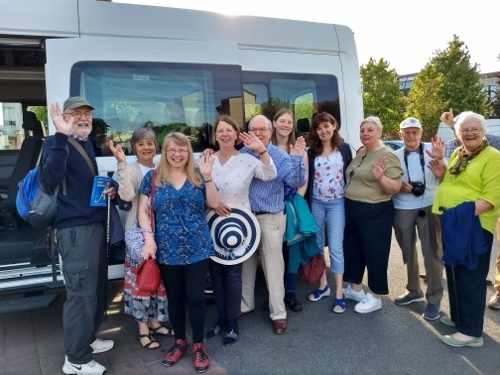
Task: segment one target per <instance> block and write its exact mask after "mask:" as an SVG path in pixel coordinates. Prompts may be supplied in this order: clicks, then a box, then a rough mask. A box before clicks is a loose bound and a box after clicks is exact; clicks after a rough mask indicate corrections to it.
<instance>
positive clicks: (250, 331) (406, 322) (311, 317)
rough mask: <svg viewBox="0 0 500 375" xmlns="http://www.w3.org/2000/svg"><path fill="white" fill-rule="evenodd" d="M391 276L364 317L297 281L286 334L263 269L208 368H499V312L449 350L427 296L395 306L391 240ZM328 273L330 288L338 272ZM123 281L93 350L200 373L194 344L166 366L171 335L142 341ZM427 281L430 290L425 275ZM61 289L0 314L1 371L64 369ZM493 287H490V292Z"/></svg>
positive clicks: (401, 281)
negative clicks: (277, 325)
mask: <svg viewBox="0 0 500 375" xmlns="http://www.w3.org/2000/svg"><path fill="white" fill-rule="evenodd" d="M496 252H497V247H496V246H495V249H494V251H493V254H492V258H491V267H490V276H489V277H490V279H492V278H494V268H495V266H494V260H495V259H496ZM420 263H421V264H422V259H420ZM421 269H422V270H423V268H422V266H421ZM388 274H389V289H390V294H389V295H388V296H384V297H382V303H383V306H382V310H380V311H376V312H373V313H371V314H364V315H363V314H357V313H355V312H354V311H353V308H354V305H355V302H354V301H349V300H348V301H347V309H346V311H345V313H344V314H334V313H333V312H332V311H331V305H332V303H333V296H331V297H328V298H324V299H322V300H320V301H318V302H309V301H307V295H308V294H309V293H310V292H311V291H313V290H314V286H311V285H308V284H305V283H304V282H303V281H299V282H298V291H297V295H298V297H299V299H300V301H301V302H302V306H303V311H302V312H299V313H294V312H289V313H288V329H287V332H286V333H285V334H284V335H281V336H278V335H275V334H274V333H273V331H272V325H271V321H270V319H269V312H267V311H266V310H264V308H263V306H264V302H265V301H266V299H267V291H266V287H265V280H264V277H263V274H262V273H261V272H260V273H259V277H258V279H257V288H256V304H257V306H256V309H255V311H254V312H252V313H250V314H245V315H243V316H242V317H241V318H240V339H239V341H238V342H237V343H235V344H234V345H231V346H223V345H222V337H221V336H218V337H214V338H212V339H207V340H206V344H207V351H208V354H209V356H210V358H211V361H212V362H211V366H210V369H209V370H208V372H207V373H206V374H207V375H210V374H229V375H233V374H234V375H237V374H266V375H272V374H289V375H294V374H318V375H320V374H401V375H413V374H415V375H417V374H418V375H425V374H430V375H434V374H436V375H451V374H460V375H463V374H484V375H499V374H500V311H493V310H490V309H488V308H487V309H486V314H485V324H484V335H483V338H484V346H483V347H481V348H451V347H448V346H446V345H444V344H443V343H442V342H441V340H440V339H439V336H440V335H442V334H451V333H453V332H454V329H453V328H451V327H447V326H445V325H443V324H441V323H440V322H439V320H436V321H433V322H428V321H426V320H424V319H423V317H422V313H423V311H424V308H425V303H414V304H411V305H409V306H405V307H400V306H396V305H395V304H394V299H395V298H396V297H397V296H399V295H400V294H402V293H404V291H405V284H406V275H405V274H406V272H405V268H404V266H403V262H402V257H401V251H400V249H399V247H398V246H397V243H396V241H395V240H393V245H392V250H391V256H390V261H389V271H388ZM329 281H330V286H333V277H330V278H329ZM443 283H444V285H445V296H444V298H443V303H442V308H443V313H445V314H447V313H448V312H449V307H448V295H447V292H446V280H443ZM122 285H123V282H122V281H120V280H117V281H113V282H110V283H109V294H110V297H109V300H110V305H109V310H108V319H107V321H105V322H104V323H103V325H102V329H101V334H100V336H101V337H102V338H112V339H114V340H115V348H113V349H112V350H111V351H109V352H106V353H102V354H97V355H96V356H95V359H96V360H97V361H98V362H100V363H101V364H103V365H104V366H106V368H107V371H106V373H105V374H107V375H112V374H116V375H118V374H119V375H129V374H130V375H132V374H133V375H146V374H179V375H183V374H195V371H194V368H193V365H192V360H191V347H188V351H187V352H186V354H185V355H184V357H183V358H182V360H181V361H180V362H179V363H178V364H176V365H175V366H173V367H170V368H167V367H164V366H163V365H162V361H163V357H164V355H165V353H166V350H168V348H169V347H170V346H171V345H172V344H173V338H169V337H159V341H160V343H161V348H160V349H158V350H146V349H143V348H142V347H141V346H140V344H139V341H138V336H137V324H136V323H135V322H134V321H133V320H132V318H131V317H130V316H128V315H125V314H124V313H123V288H122ZM422 285H423V288H424V290H425V284H424V283H423V282H422ZM59 292H61V293H63V295H62V296H61V298H59V300H58V301H57V302H56V304H54V305H53V306H52V307H50V308H47V309H43V310H33V311H29V312H23V313H17V314H6V315H1V316H0V337H1V338H2V340H0V374H5V375H31V374H33V375H35V374H36V375H38V374H40V375H42V374H43V375H49V374H50V375H58V374H62V371H61V367H62V364H63V361H64V348H63V340H62V306H63V302H64V292H63V291H59ZM493 292H494V291H493V287H491V286H489V287H488V299H489V298H491V296H492V295H493ZM215 319H216V310H215V306H214V305H209V306H208V307H207V320H206V324H205V327H206V328H207V329H208V328H209V327H210V326H211V325H212V324H213V323H214V322H215ZM75 324H78V322H75ZM188 341H189V338H188Z"/></svg>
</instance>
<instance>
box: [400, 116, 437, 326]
mask: <svg viewBox="0 0 500 375" xmlns="http://www.w3.org/2000/svg"><path fill="white" fill-rule="evenodd" d="M399 129H400V131H399V136H400V138H401V140H402V141H403V142H404V147H403V148H401V149H399V150H396V151H394V154H395V155H396V156H397V157H398V158H399V160H400V162H401V167H402V168H403V171H404V175H403V184H402V186H401V191H400V192H399V193H398V194H396V195H394V196H393V198H392V199H393V202H394V208H395V214H394V224H393V226H394V232H395V235H396V240H397V241H398V244H399V246H400V247H401V250H402V252H403V261H404V263H405V264H406V270H407V276H408V283H407V285H406V289H407V293H406V294H404V295H402V296H400V297H398V298H396V299H395V301H394V302H395V303H396V305H399V306H403V305H409V304H410V303H414V302H425V301H426V300H427V306H426V308H425V312H424V318H425V319H427V320H435V319H438V318H439V315H440V311H441V307H440V305H441V298H442V297H443V285H442V283H441V274H442V269H443V265H442V261H441V256H442V246H441V241H440V239H439V238H440V231H439V221H438V218H437V217H436V215H434V214H433V213H432V203H433V201H434V196H435V194H436V192H437V189H438V186H439V180H438V179H437V178H436V176H434V174H433V173H432V172H431V170H430V169H429V168H427V165H428V163H429V161H430V160H431V159H438V160H442V163H445V160H444V146H443V144H442V142H441V137H438V136H436V137H433V138H432V140H431V144H425V143H423V142H421V139H422V132H423V130H422V125H421V124H420V121H419V120H418V119H416V118H414V117H409V118H407V119H405V120H404V121H403V122H401V124H400V125H399ZM415 228H416V229H417V230H418V236H419V238H420V243H421V247H422V253H423V256H424V264H425V272H426V276H427V292H426V295H425V297H424V294H423V292H422V289H421V285H420V278H419V270H418V254H417V248H416V242H417V237H416V230H415Z"/></svg>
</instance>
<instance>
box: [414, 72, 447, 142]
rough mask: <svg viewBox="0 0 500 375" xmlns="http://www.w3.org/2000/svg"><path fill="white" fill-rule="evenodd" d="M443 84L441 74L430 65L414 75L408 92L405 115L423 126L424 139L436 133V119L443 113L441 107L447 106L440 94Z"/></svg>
mask: <svg viewBox="0 0 500 375" xmlns="http://www.w3.org/2000/svg"><path fill="white" fill-rule="evenodd" d="M443 84H444V83H443V76H442V75H440V74H439V73H438V72H437V71H436V69H435V68H434V67H432V66H431V67H429V68H427V69H423V70H422V71H421V72H420V73H419V74H418V75H417V76H416V77H415V79H414V80H413V87H412V88H411V90H410V93H409V94H408V107H407V108H406V113H405V117H410V116H412V117H416V118H418V119H419V120H420V122H421V123H422V125H423V128H424V134H423V140H424V141H428V140H429V139H430V137H432V136H434V135H435V134H436V133H437V128H438V127H439V120H436V119H439V116H440V115H441V114H442V113H443V111H444V110H443V108H448V102H446V101H444V100H443V99H442V98H441V96H440V90H442V88H443Z"/></svg>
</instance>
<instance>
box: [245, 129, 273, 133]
mask: <svg viewBox="0 0 500 375" xmlns="http://www.w3.org/2000/svg"><path fill="white" fill-rule="evenodd" d="M268 130H271V129H269V128H261V129H250V130H248V131H249V132H250V133H254V134H257V133H260V134H263V133H264V132H266V131H268Z"/></svg>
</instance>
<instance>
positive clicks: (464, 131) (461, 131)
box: [460, 129, 482, 135]
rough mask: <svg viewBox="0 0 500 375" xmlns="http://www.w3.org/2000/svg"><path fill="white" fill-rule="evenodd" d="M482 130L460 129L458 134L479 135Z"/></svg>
mask: <svg viewBox="0 0 500 375" xmlns="http://www.w3.org/2000/svg"><path fill="white" fill-rule="evenodd" d="M481 131H482V129H462V130H460V134H462V135H467V134H468V133H472V134H479V133H480V132H481Z"/></svg>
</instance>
